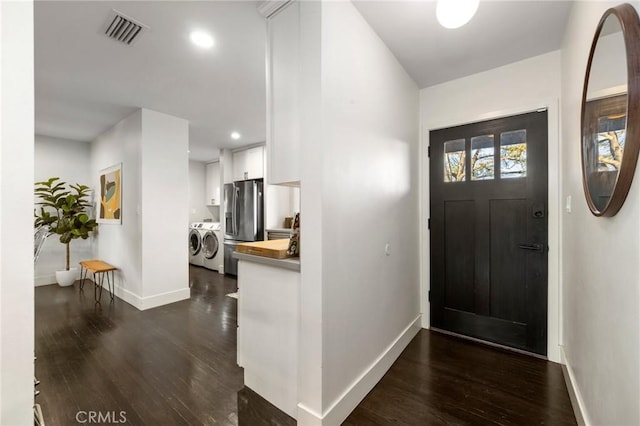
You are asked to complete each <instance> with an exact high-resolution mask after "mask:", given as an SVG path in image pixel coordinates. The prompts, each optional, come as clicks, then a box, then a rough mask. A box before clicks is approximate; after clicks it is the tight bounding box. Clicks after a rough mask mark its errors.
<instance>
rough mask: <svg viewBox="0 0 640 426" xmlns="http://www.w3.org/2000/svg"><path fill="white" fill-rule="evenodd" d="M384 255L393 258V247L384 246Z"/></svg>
mask: <svg viewBox="0 0 640 426" xmlns="http://www.w3.org/2000/svg"><path fill="white" fill-rule="evenodd" d="M384 254H385V255H387V256H391V245H390V244H389V243H387V244H385V246H384Z"/></svg>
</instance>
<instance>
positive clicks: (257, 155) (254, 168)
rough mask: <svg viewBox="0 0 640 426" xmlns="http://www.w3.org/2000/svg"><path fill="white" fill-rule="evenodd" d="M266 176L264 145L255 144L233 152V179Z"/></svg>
mask: <svg viewBox="0 0 640 426" xmlns="http://www.w3.org/2000/svg"><path fill="white" fill-rule="evenodd" d="M262 177H264V147H263V146H255V147H253V148H249V149H243V150H241V151H235V152H234V153H233V180H234V181H237V180H247V179H260V178H262Z"/></svg>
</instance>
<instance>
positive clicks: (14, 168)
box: [0, 1, 34, 425]
mask: <svg viewBox="0 0 640 426" xmlns="http://www.w3.org/2000/svg"><path fill="white" fill-rule="evenodd" d="M0 44H1V49H0V63H1V64H2V68H1V69H0V100H1V104H0V128H1V133H0V135H1V136H0V212H1V213H0V424H3V425H28V424H33V411H32V406H33V351H34V344H33V335H34V333H33V329H34V303H33V301H34V288H33V266H32V265H33V264H32V262H33V260H32V259H33V258H32V256H33V254H32V253H33V252H32V250H33V249H32V247H33V245H32V240H31V238H32V237H31V235H32V232H33V139H34V137H33V126H34V123H33V114H34V106H33V66H34V65H33V3H32V2H31V1H23V2H4V1H3V2H0Z"/></svg>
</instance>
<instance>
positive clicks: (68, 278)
mask: <svg viewBox="0 0 640 426" xmlns="http://www.w3.org/2000/svg"><path fill="white" fill-rule="evenodd" d="M77 277H78V268H71V269H69V270H68V271H56V281H57V282H58V285H59V286H60V287H69V286H70V285H73V283H74V282H75V281H76V278H77Z"/></svg>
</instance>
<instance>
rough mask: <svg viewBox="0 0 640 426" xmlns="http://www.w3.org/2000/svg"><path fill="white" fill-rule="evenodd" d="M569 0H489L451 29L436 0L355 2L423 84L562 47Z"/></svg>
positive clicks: (450, 78) (417, 80)
mask: <svg viewBox="0 0 640 426" xmlns="http://www.w3.org/2000/svg"><path fill="white" fill-rule="evenodd" d="M571 4H572V3H571V2H569V1H559V0H557V1H555V0H549V1H544V0H538V1H518V0H515V1H485V0H480V5H479V7H478V11H477V12H476V14H475V16H474V17H473V18H472V19H471V21H470V22H469V23H468V24H466V25H464V26H463V27H461V28H457V29H453V30H452V29H446V28H444V27H442V26H441V25H440V24H438V22H437V20H436V2H435V1H362V2H357V3H356V7H357V8H358V10H359V11H360V13H361V14H362V15H363V16H364V18H365V19H366V20H367V21H368V22H369V24H370V25H371V26H372V27H373V28H374V30H375V31H376V33H377V34H378V36H379V37H380V38H381V39H382V40H383V41H384V42H385V43H386V45H387V46H388V47H389V49H391V51H392V52H393V53H394V54H395V56H396V58H398V61H400V63H401V64H402V66H403V67H404V68H405V69H406V70H407V72H408V73H409V75H411V77H412V78H413V79H414V80H415V81H416V83H417V84H418V86H419V87H420V88H424V87H429V86H433V85H435V84H438V83H443V82H445V81H450V80H454V79H456V78H460V77H464V76H468V75H472V74H475V73H478V72H482V71H487V70H490V69H493V68H496V67H499V66H501V65H506V64H509V63H512V62H517V61H519V60H522V59H525V58H530V57H532V56H536V55H540V54H543V53H547V52H551V51H553V50H557V49H559V48H560V45H561V43H562V37H563V35H564V29H565V24H566V21H567V18H568V16H569V11H570V9H571Z"/></svg>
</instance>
